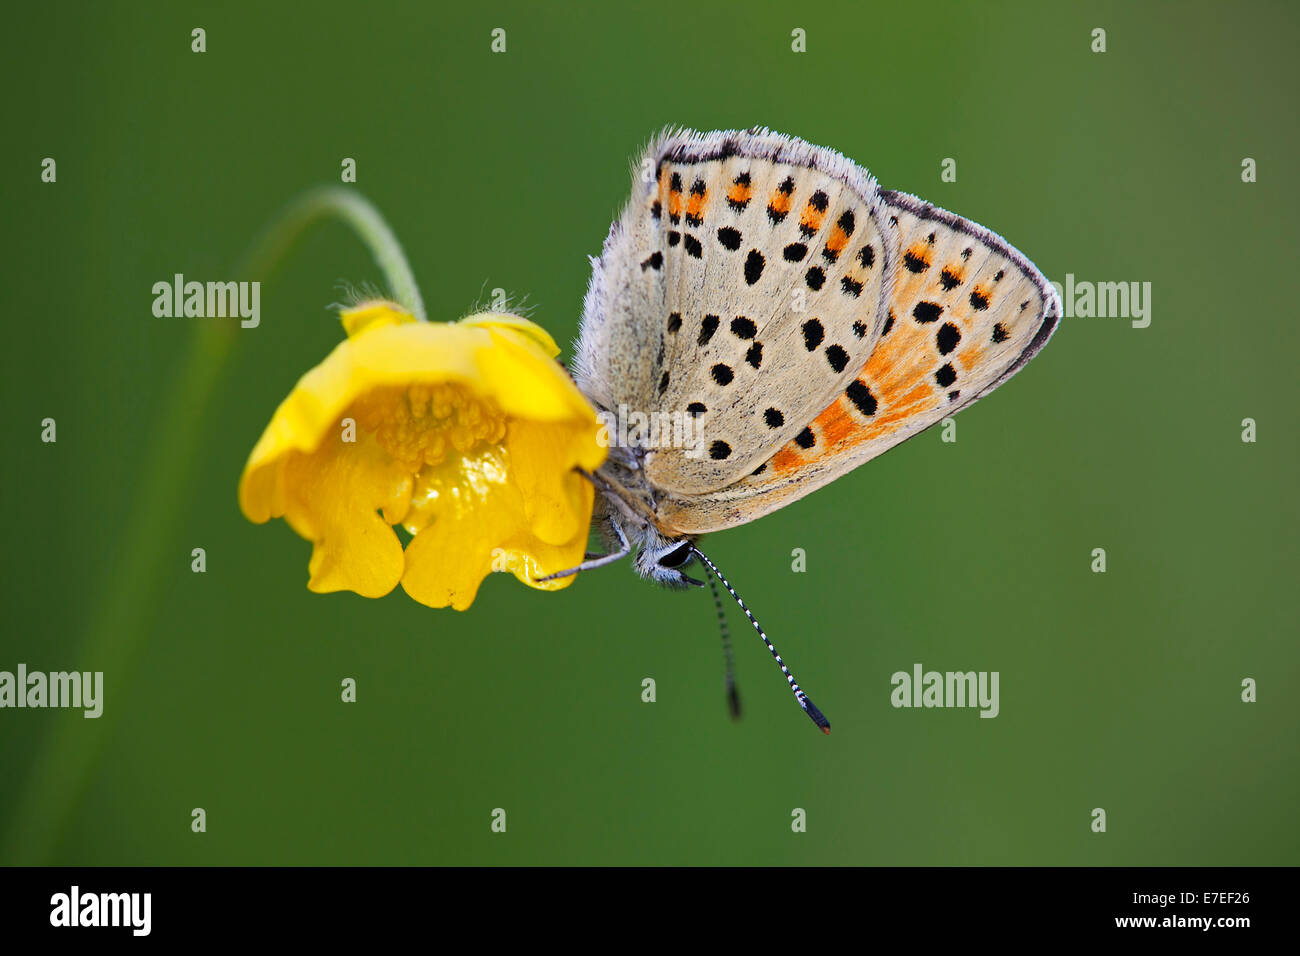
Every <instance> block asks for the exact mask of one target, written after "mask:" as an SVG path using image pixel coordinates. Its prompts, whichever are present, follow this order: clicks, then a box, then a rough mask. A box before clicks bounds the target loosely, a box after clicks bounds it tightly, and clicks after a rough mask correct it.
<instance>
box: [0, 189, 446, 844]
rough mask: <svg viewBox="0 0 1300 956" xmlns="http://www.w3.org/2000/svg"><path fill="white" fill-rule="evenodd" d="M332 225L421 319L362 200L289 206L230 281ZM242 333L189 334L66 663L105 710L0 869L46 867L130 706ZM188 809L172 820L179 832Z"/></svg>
mask: <svg viewBox="0 0 1300 956" xmlns="http://www.w3.org/2000/svg"><path fill="white" fill-rule="evenodd" d="M331 217H337V218H339V219H341V220H343V221H344V222H345V223H346V224H348V225H349V226H351V227H352V228H353V229H355V230H356V232H357V233H358V234H359V236H360V237H361V239H362V241H363V242H365V243H366V245H367V246H368V247H369V249H370V251H371V253H372V255H373V256H374V258H375V262H376V263H378V265H379V267H380V268H381V269H382V270H383V273H384V278H385V280H386V282H387V285H388V287H389V291H390V292H391V293H392V295H393V296H394V297H395V299H396V301H397V302H399V303H400V304H401V305H403V306H405V307H406V308H407V309H409V310H410V312H411V314H412V315H414V316H416V317H417V318H419V319H420V320H422V321H427V318H426V316H425V312H424V302H423V300H422V299H421V297H420V290H419V288H418V287H417V286H416V284H415V277H414V276H413V275H412V274H411V267H410V265H409V264H408V263H407V261H406V256H405V254H404V253H403V252H402V247H401V245H400V244H399V243H398V242H397V238H396V236H394V235H393V231H392V230H391V229H390V228H389V227H388V224H387V223H386V222H385V221H384V219H383V217H382V216H380V214H379V213H378V211H377V210H376V209H375V208H374V206H372V205H371V204H370V203H369V202H368V201H367V200H365V199H364V198H362V197H361V196H360V195H358V194H357V193H355V192H352V191H349V190H346V189H343V188H340V187H326V188H323V189H318V190H314V191H312V192H309V193H306V194H305V195H303V196H302V197H301V198H300V199H298V200H297V201H296V202H294V203H293V204H291V205H290V206H289V207H288V208H287V209H286V210H285V211H284V212H283V213H282V214H281V216H280V217H279V218H278V219H277V220H276V221H275V222H274V223H273V224H272V226H271V227H270V229H268V230H267V232H266V234H265V235H264V236H263V237H262V239H261V241H260V242H258V243H257V244H256V246H255V247H254V250H253V252H252V253H250V254H249V255H248V256H247V257H246V258H245V259H244V262H243V265H242V266H241V267H240V269H239V271H238V272H237V273H236V277H237V278H239V279H241V280H250V281H263V280H265V279H267V278H269V277H270V276H271V275H272V274H273V273H274V272H275V270H276V268H277V267H278V266H279V265H280V263H281V262H282V261H283V259H284V257H285V255H286V254H287V253H288V252H289V250H290V249H291V248H292V247H293V245H294V244H295V243H296V241H297V240H298V239H299V238H300V237H301V236H302V234H303V233H304V232H305V231H306V230H307V228H309V227H310V226H312V225H314V224H315V223H317V222H319V221H320V220H322V219H326V218H331ZM249 334H254V335H255V334H256V333H255V332H252V333H250V332H247V331H245V332H242V333H241V331H240V329H239V326H238V324H237V323H234V322H226V323H219V322H213V321H205V322H203V323H201V324H200V325H199V326H198V328H197V330H196V331H195V334H194V337H193V339H192V340H191V344H190V349H189V353H188V355H187V356H186V358H185V360H184V362H183V363H182V364H181V366H180V368H179V374H178V375H177V377H176V380H175V381H174V382H173V384H172V386H171V388H170V390H169V392H168V395H167V400H166V402H165V404H164V405H163V407H162V416H161V419H160V421H159V423H158V425H157V428H156V430H155V432H154V436H153V441H152V442H151V444H150V446H149V451H148V457H147V462H146V467H145V468H144V469H143V471H142V472H141V473H140V480H139V483H138V485H137V489H138V491H137V496H136V498H135V500H134V501H133V502H132V507H131V512H130V519H129V521H128V523H127V526H126V537H125V540H123V541H122V542H121V545H120V547H119V548H117V549H116V553H115V560H113V561H112V562H111V563H110V564H109V565H108V569H107V573H106V576H105V579H104V580H103V581H102V582H101V590H100V591H99V594H98V599H97V602H96V605H95V608H96V611H95V613H94V614H93V615H92V616H91V617H90V619H89V624H88V625H87V631H86V634H85V636H84V638H83V640H82V645H81V648H80V650H79V652H78V653H77V654H76V655H75V657H74V659H75V660H77V661H78V662H80V663H78V665H77V667H78V669H79V670H99V671H103V672H104V674H105V677H106V678H107V683H108V688H107V690H106V692H105V696H106V697H107V698H108V704H107V706H106V707H105V709H104V713H103V715H102V716H101V717H99V718H98V719H95V720H86V719H84V718H83V716H82V714H81V712H80V711H76V710H71V711H66V712H62V713H60V714H58V715H57V717H56V718H55V723H54V726H53V727H52V728H51V729H50V732H49V734H48V735H47V737H46V739H45V741H44V744H43V746H42V747H41V748H40V749H39V750H38V751H37V753H36V756H35V758H34V760H33V764H32V769H31V773H30V774H29V775H28V777H27V779H26V781H25V785H24V786H23V789H22V792H21V794H20V795H19V797H18V800H17V801H16V804H15V806H14V812H13V815H12V817H11V818H10V825H9V829H8V831H7V833H6V834H5V838H4V842H3V843H0V863H3V864H7V865H24V864H29V865H30V864H44V863H48V862H50V860H51V858H52V856H53V855H54V854H55V853H56V852H57V850H58V847H59V843H60V840H61V838H62V837H63V835H64V834H65V832H66V830H67V827H68V824H69V821H70V820H71V819H72V817H73V815H74V813H75V812H76V810H77V807H78V806H79V804H80V803H81V801H82V799H83V798H84V796H85V793H86V791H87V789H88V788H89V785H90V781H91V778H92V775H93V773H94V771H95V769H96V767H97V765H98V761H99V757H100V754H101V753H102V752H103V749H104V747H105V745H106V744H107V742H108V740H109V738H110V736H111V729H112V726H113V724H114V715H115V713H116V711H117V707H116V706H115V705H114V704H113V701H114V700H118V701H121V700H123V699H124V698H125V696H126V691H127V689H128V687H129V684H130V675H131V670H132V665H133V663H134V661H135V659H136V657H137V655H138V653H139V651H140V650H141V648H142V647H143V645H144V643H145V641H146V639H147V637H148V635H149V634H150V633H151V627H152V624H153V620H152V616H153V612H154V609H155V607H156V603H157V595H158V593H159V590H160V589H161V586H162V585H163V583H164V582H165V581H166V579H167V576H168V574H174V573H176V571H175V568H176V567H177V566H178V565H177V562H178V561H181V560H182V558H181V557H180V555H182V554H184V552H183V551H182V552H173V551H171V550H169V549H170V548H171V546H172V545H173V543H174V542H175V541H176V539H177V538H178V537H180V535H179V532H178V528H177V524H178V520H177V519H178V517H179V515H180V513H181V511H182V509H183V508H185V507H192V505H193V502H192V501H191V495H190V492H189V488H190V486H191V484H192V482H193V477H194V474H193V472H194V464H195V457H196V451H197V449H198V446H199V444H200V436H202V435H203V434H204V428H203V422H204V417H205V415H206V413H207V411H208V405H209V404H210V401H211V398H212V395H213V393H214V391H215V389H216V386H217V384H218V382H219V381H220V380H221V376H222V374H223V372H224V371H225V368H226V365H227V363H228V361H229V358H230V354H231V352H232V351H233V348H234V346H235V344H236V342H237V341H238V340H239V339H241V338H242V337H243V336H246V335H249ZM169 569H170V570H169ZM186 809H187V808H181V809H180V810H179V811H178V812H180V813H181V817H180V820H181V823H182V825H183V823H184V811H185V810H186ZM75 862H85V861H75Z"/></svg>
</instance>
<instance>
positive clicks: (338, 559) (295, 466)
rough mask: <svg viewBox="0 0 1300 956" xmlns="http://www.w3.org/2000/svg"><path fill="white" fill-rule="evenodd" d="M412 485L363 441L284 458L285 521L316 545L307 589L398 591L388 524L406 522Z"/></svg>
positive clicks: (396, 556) (398, 557) (396, 557)
mask: <svg viewBox="0 0 1300 956" xmlns="http://www.w3.org/2000/svg"><path fill="white" fill-rule="evenodd" d="M411 484H412V481H411V475H410V474H409V472H406V471H405V470H404V469H402V468H401V467H399V466H397V465H395V464H394V462H393V461H392V460H391V459H390V458H388V456H387V455H385V454H384V452H383V450H382V449H381V448H380V447H379V444H378V443H377V442H376V441H375V440H374V439H373V438H372V437H369V436H366V437H364V438H360V439H359V440H358V441H357V442H355V443H353V442H344V441H342V440H341V438H340V439H336V440H334V441H327V442H324V443H323V444H322V445H321V447H320V448H319V449H318V450H317V451H315V452H313V453H311V454H301V453H296V454H293V455H290V456H288V458H286V459H285V464H284V482H283V485H284V488H285V489H286V491H285V505H286V508H285V511H284V515H285V517H286V518H287V519H288V521H289V524H290V525H291V526H292V527H293V529H294V530H295V531H297V532H298V533H299V534H300V535H302V536H303V537H304V538H306V539H308V540H309V541H311V542H312V543H313V545H314V546H313V548H312V555H311V563H310V564H309V565H308V570H309V572H310V574H311V578H310V580H309V582H308V585H307V586H308V587H309V588H311V589H312V590H313V591H317V592H321V593H325V592H330V591H344V590H348V591H355V592H357V593H358V594H361V595H363V596H365V597H383V596H384V595H385V594H387V593H388V592H389V591H391V590H392V589H393V588H394V587H396V586H397V582H398V581H399V580H401V577H402V571H403V569H404V567H405V559H404V557H403V554H402V543H401V541H399V540H398V538H397V534H396V532H394V531H393V529H392V522H393V521H398V520H401V519H402V518H403V517H404V516H405V514H406V511H407V509H408V507H409V505H410V500H411ZM380 510H382V511H383V513H384V516H383V517H382V518H381V517H380V515H379V514H378V512H379V511H380Z"/></svg>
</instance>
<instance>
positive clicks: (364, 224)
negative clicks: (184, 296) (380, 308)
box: [239, 186, 429, 322]
mask: <svg viewBox="0 0 1300 956" xmlns="http://www.w3.org/2000/svg"><path fill="white" fill-rule="evenodd" d="M329 216H337V217H338V218H339V219H341V220H343V222H345V223H347V224H348V225H349V226H351V227H352V228H353V229H355V230H356V232H357V235H358V236H359V237H360V239H361V241H362V242H364V243H365V244H366V246H367V247H368V248H369V249H370V254H371V255H372V256H374V259H375V264H376V265H378V266H379V268H380V269H381V270H382V271H383V273H384V279H385V281H386V282H387V284H388V289H389V291H390V292H391V293H392V295H393V298H394V300H395V301H396V302H397V303H398V304H399V305H403V306H405V307H406V308H407V309H408V310H409V311H410V313H411V315H413V316H415V317H416V318H417V319H419V320H420V321H421V322H427V321H429V319H428V316H427V315H425V312H424V299H423V298H422V297H421V296H420V287H419V286H417V285H416V284H415V275H414V274H413V273H412V272H411V264H410V263H409V262H407V261H406V253H404V252H403V251H402V244H401V243H400V242H398V241H397V236H395V235H394V234H393V230H392V229H390V228H389V226H388V223H387V222H385V221H384V217H383V216H381V215H380V214H379V210H377V209H376V208H375V207H374V206H373V205H371V204H370V201H369V200H368V199H366V198H365V197H363V196H362V195H361V194H360V193H358V192H355V191H353V190H350V189H344V188H343V187H342V186H325V187H322V188H320V189H314V190H312V191H311V192H308V193H305V194H304V195H302V196H301V197H299V198H298V200H297V201H295V202H294V203H293V204H292V205H290V206H289V208H288V209H286V210H285V211H284V213H283V214H282V215H281V217H280V219H279V220H277V221H276V222H275V223H274V224H273V225H272V226H271V228H270V229H268V230H267V231H266V233H265V234H264V235H263V236H262V238H261V240H260V241H259V242H258V243H257V245H256V246H254V248H253V250H252V251H251V252H250V254H249V256H248V257H247V259H246V260H245V262H246V263H247V264H248V265H249V268H248V270H247V272H257V271H261V272H269V271H271V270H272V269H274V268H275V267H276V266H277V265H278V264H279V262H280V260H281V259H282V258H283V257H284V254H285V253H286V252H287V251H288V250H289V248H290V247H291V246H292V245H293V244H294V242H296V241H297V239H298V237H299V236H301V235H302V233H303V232H305V231H306V230H307V228H308V227H309V226H311V225H313V224H315V223H316V222H319V221H320V220H322V219H325V218H327V217H329ZM255 265H257V266H260V267H261V269H260V270H257V269H255V268H253V267H254V266H255ZM239 274H240V275H244V274H247V273H246V272H245V271H243V270H241V272H240V273H239Z"/></svg>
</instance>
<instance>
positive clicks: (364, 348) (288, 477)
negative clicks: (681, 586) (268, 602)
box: [239, 302, 605, 610]
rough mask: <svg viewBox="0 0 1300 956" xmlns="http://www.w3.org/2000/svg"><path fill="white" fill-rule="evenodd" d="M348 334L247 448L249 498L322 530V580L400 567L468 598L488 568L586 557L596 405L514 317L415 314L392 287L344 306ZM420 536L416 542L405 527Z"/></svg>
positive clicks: (531, 573)
mask: <svg viewBox="0 0 1300 956" xmlns="http://www.w3.org/2000/svg"><path fill="white" fill-rule="evenodd" d="M342 319H343V326H344V328H345V329H346V330H347V332H348V339H347V340H346V341H344V342H341V343H340V344H339V345H338V347H337V348H335V349H334V351H333V352H332V353H330V355H329V357H328V358H326V359H325V361H324V362H322V363H321V364H320V365H318V366H316V367H315V368H314V369H312V370H311V371H310V372H308V373H307V374H306V375H304V376H303V377H302V379H301V380H300V381H299V382H298V384H297V385H296V386H295V387H294V389H293V391H292V392H291V393H290V394H289V397H288V398H287V399H285V400H284V402H283V403H281V405H280V407H279V408H278V409H276V412H275V415H274V417H273V418H272V419H271V423H270V424H269V425H268V426H267V428H266V431H265V432H264V433H263V434H262V438H261V440H260V441H258V443H257V446H256V447H255V448H254V449H253V453H252V455H250V456H249V459H248V464H247V465H245V466H244V473H243V476H242V477H241V478H240V482H239V504H240V508H241V509H242V510H243V512H244V514H245V516H247V517H248V519H249V520H250V521H255V522H257V523H259V524H260V523H262V522H264V521H267V520H269V519H270V518H278V517H281V516H283V517H284V518H285V519H287V520H288V522H289V524H290V526H291V527H292V528H293V529H294V530H295V531H297V532H298V533H299V534H300V535H302V536H303V537H304V538H307V539H308V540H310V541H311V542H312V543H313V549H312V556H311V563H310V565H309V567H308V570H309V572H310V575H311V578H310V580H309V582H308V585H307V586H308V587H309V588H311V590H313V591H318V592H322V593H323V592H329V591H341V590H350V591H355V592H357V593H358V594H362V595H364V596H366V597H381V596H383V595H385V594H387V593H388V592H390V591H391V590H392V589H393V588H394V587H395V586H396V585H397V584H398V582H399V581H400V582H401V584H402V587H403V588H404V589H405V590H406V593H407V594H409V595H410V596H411V597H413V598H414V599H415V600H417V601H419V602H421V603H422V604H427V605H429V606H430V607H446V606H447V605H451V606H452V607H454V608H456V609H457V610H464V609H465V608H467V607H469V606H470V604H471V603H473V601H474V596H475V594H477V593H478V588H479V585H480V584H481V583H482V581H483V579H484V578H485V577H486V576H487V575H488V573H489V572H490V571H510V572H512V573H513V574H514V576H515V577H516V578H518V579H519V580H520V581H523V582H524V583H525V584H528V585H530V586H531V587H535V588H540V589H544V590H555V589H558V588H563V587H566V586H567V585H568V584H569V583H570V582H571V581H572V580H573V579H572V578H571V577H568V578H557V579H555V580H553V581H547V582H544V583H538V582H537V581H536V578H538V577H542V576H544V575H547V574H550V573H553V572H555V571H562V570H564V569H566V568H571V567H573V566H575V565H577V564H578V563H579V562H580V561H581V560H582V555H583V551H584V550H585V548H586V543H587V530H588V527H589V525H590V522H591V508H592V496H593V490H592V487H591V483H590V482H589V481H587V479H586V478H584V477H583V476H582V475H581V474H579V473H578V472H577V471H575V468H583V469H586V470H588V471H591V470H594V469H595V468H597V467H599V465H600V463H601V462H602V461H603V460H604V458H605V450H604V448H602V447H601V445H600V444H599V442H598V441H597V431H598V429H597V422H596V417H595V412H594V410H593V409H592V408H591V406H590V404H588V402H587V401H586V399H584V398H583V397H582V394H581V393H580V392H579V391H578V390H577V388H576V387H575V386H574V385H573V383H572V381H570V379H569V377H568V376H567V375H566V374H565V372H564V370H563V369H562V368H561V367H560V366H559V365H558V364H557V363H556V362H555V360H554V357H555V356H556V355H557V354H559V348H557V347H556V345H555V342H554V341H553V340H552V339H551V337H550V336H549V335H548V334H547V333H546V332H545V330H543V329H541V328H540V327H538V326H536V325H534V324H533V323H531V322H529V321H527V320H526V319H521V318H519V317H517V316H512V315H504V314H481V315H475V316H471V317H470V318H467V319H464V320H462V321H460V322H454V323H442V322H419V321H416V320H415V319H414V317H412V316H411V315H409V314H407V313H406V312H404V311H403V310H402V309H401V308H400V307H399V306H397V305H395V304H394V303H391V302H366V303H362V304H361V305H358V306H357V307H356V308H354V309H351V310H349V311H347V312H344V313H343V316H342ZM398 524H400V525H402V526H403V527H404V528H405V529H406V530H407V531H408V532H409V533H410V534H411V535H412V536H413V537H412V538H411V539H410V541H409V542H408V543H407V545H406V547H405V549H403V547H402V543H401V541H400V540H399V539H398V536H397V533H396V532H395V531H394V529H393V526H394V525H398Z"/></svg>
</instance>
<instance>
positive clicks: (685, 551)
mask: <svg viewBox="0 0 1300 956" xmlns="http://www.w3.org/2000/svg"><path fill="white" fill-rule="evenodd" d="M690 557H691V543H690V542H689V541H687V542H685V543H684V544H682V545H681V546H680V547H677V548H674V549H673V550H672V551H669V552H668V553H667V554H665V555H664V556H663V557H662V558H660V559H659V567H661V568H679V567H681V566H682V565H683V564H685V563H686V562H687V561H689V560H690Z"/></svg>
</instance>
